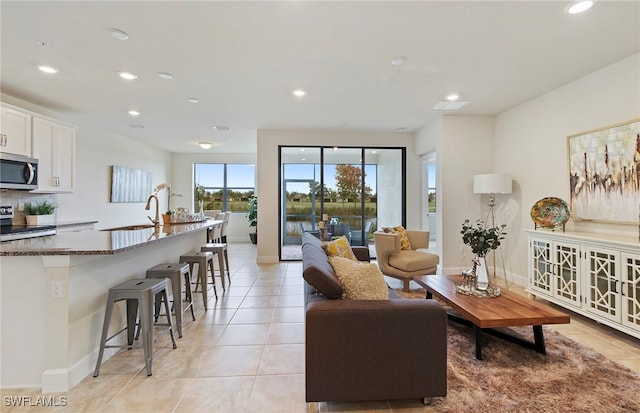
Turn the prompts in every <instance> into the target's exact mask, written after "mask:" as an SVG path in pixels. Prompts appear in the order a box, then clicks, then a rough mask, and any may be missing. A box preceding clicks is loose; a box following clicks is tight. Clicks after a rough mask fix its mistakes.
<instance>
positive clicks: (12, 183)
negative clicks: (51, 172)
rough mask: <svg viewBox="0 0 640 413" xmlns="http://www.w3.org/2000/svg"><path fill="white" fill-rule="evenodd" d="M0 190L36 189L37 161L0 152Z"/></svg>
mask: <svg viewBox="0 0 640 413" xmlns="http://www.w3.org/2000/svg"><path fill="white" fill-rule="evenodd" d="M0 189H23V190H31V189H38V160H37V159H34V158H29V157H27V156H24V155H17V154H13V153H4V152H0Z"/></svg>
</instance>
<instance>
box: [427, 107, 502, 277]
mask: <svg viewBox="0 0 640 413" xmlns="http://www.w3.org/2000/svg"><path fill="white" fill-rule="evenodd" d="M493 128H494V120H493V117H490V116H455V115H446V116H442V117H440V118H439V119H437V120H434V121H432V122H430V123H428V124H427V125H425V126H424V127H423V128H421V129H420V130H419V131H418V132H417V133H416V147H417V148H419V151H420V152H419V153H418V155H423V154H426V153H429V152H433V151H434V150H435V152H436V175H437V176H436V191H437V197H438V198H437V200H436V202H437V204H438V217H437V223H436V225H437V238H436V243H437V248H436V251H437V253H438V255H440V266H441V268H442V271H443V272H445V273H454V272H458V271H459V270H460V268H461V266H467V267H468V266H469V265H470V260H471V258H472V256H471V254H470V253H469V252H468V251H467V248H466V247H465V253H462V252H461V247H463V245H464V244H463V243H462V238H461V236H460V230H461V225H462V222H463V221H464V220H465V219H469V220H471V221H475V220H476V219H482V220H484V219H486V212H484V211H483V208H482V205H483V203H488V198H487V199H485V198H484V197H483V196H480V195H475V194H474V193H473V175H476V174H481V173H491V172H493V171H494V166H493V164H494V158H493V133H494V129H493ZM416 191H421V190H420V189H419V188H416Z"/></svg>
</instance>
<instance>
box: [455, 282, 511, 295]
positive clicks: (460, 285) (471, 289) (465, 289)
mask: <svg viewBox="0 0 640 413" xmlns="http://www.w3.org/2000/svg"><path fill="white" fill-rule="evenodd" d="M455 285H456V292H457V293H460V294H464V295H473V296H475V297H482V298H493V297H499V296H500V295H501V294H502V291H501V290H500V287H495V286H493V285H490V286H488V287H487V289H486V290H478V289H477V288H476V287H475V286H473V285H469V284H467V283H464V282H462V281H461V282H457V283H456V284H455Z"/></svg>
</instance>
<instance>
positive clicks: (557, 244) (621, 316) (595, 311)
mask: <svg viewBox="0 0 640 413" xmlns="http://www.w3.org/2000/svg"><path fill="white" fill-rule="evenodd" d="M525 232H527V234H528V240H529V286H528V291H529V292H530V293H531V294H533V295H535V296H540V297H542V298H544V299H546V300H548V301H550V302H553V303H555V304H558V305H560V306H563V307H566V308H568V309H570V310H572V311H575V312H576V313H579V314H582V315H584V316H586V317H589V318H591V319H593V320H596V321H598V322H601V323H602V324H606V325H608V326H610V327H613V328H615V329H618V330H620V331H623V332H625V333H627V334H630V335H632V336H634V337H637V338H640V242H638V240H637V239H631V238H625V237H617V236H608V235H600V234H589V233H578V232H560V231H549V230H525Z"/></svg>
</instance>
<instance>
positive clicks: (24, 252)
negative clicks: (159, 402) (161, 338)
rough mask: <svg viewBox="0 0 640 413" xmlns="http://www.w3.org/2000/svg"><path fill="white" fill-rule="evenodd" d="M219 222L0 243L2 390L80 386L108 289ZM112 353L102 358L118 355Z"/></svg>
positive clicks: (94, 349) (118, 322)
mask: <svg viewBox="0 0 640 413" xmlns="http://www.w3.org/2000/svg"><path fill="white" fill-rule="evenodd" d="M221 224H222V221H217V220H207V221H203V222H198V223H188V224H172V225H167V226H162V227H160V228H159V229H158V230H156V229H155V228H153V227H151V228H143V229H136V230H115V231H114V230H111V231H105V230H86V231H81V232H69V233H60V234H57V235H55V236H47V237H40V238H31V239H25V240H18V241H9V242H3V243H1V244H0V257H1V258H0V270H1V272H0V296H1V299H2V300H1V302H0V319H1V323H2V324H1V328H2V336H1V347H0V349H1V352H2V354H1V355H0V357H1V360H2V363H1V372H0V380H1V382H0V386H1V387H2V388H29V387H41V388H42V391H43V392H58V391H67V390H69V389H70V388H72V387H73V386H75V385H76V384H78V383H79V382H80V381H81V380H82V379H84V378H85V377H86V376H87V375H89V374H90V373H91V372H92V371H93V369H94V368H95V363H96V360H97V353H98V348H99V344H100V343H99V342H100V332H101V331H102V322H103V319H104V310H105V304H106V300H107V293H108V291H109V288H111V287H113V286H115V285H117V284H120V283H121V282H124V281H126V280H129V279H133V278H144V277H145V273H146V270H147V269H148V268H151V267H153V266H155V265H157V264H159V263H164V262H177V261H178V259H179V257H180V255H183V254H186V253H189V252H193V251H199V250H200V246H201V245H202V244H204V243H205V242H206V238H207V230H208V229H209V228H211V227H213V226H216V225H221ZM196 297H198V296H196ZM197 300H198V298H196V301H197ZM124 316H125V314H124V307H121V308H119V309H118V310H117V311H114V314H113V319H112V322H111V333H113V332H116V331H118V330H119V329H120V327H121V326H123V325H124ZM179 345H180V343H179V342H178V346H179ZM110 350H112V351H111V352H106V351H105V359H106V358H108V357H110V356H111V355H112V354H114V353H115V351H114V350H113V349H110Z"/></svg>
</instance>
